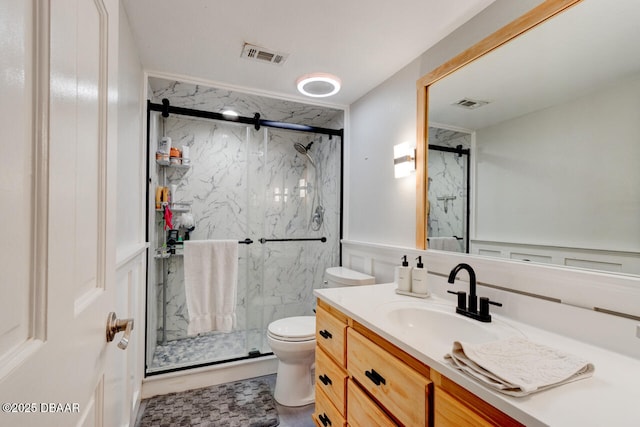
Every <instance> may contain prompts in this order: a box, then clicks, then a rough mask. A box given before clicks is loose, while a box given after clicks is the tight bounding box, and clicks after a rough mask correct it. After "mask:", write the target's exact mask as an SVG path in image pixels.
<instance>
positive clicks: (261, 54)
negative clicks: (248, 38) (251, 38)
mask: <svg viewBox="0 0 640 427" xmlns="http://www.w3.org/2000/svg"><path fill="white" fill-rule="evenodd" d="M288 56H289V54H288V53H282V52H276V51H273V50H269V49H265V48H263V47H260V46H256V45H252V44H249V43H245V44H244V46H243V47H242V53H241V54H240V57H241V58H245V59H251V60H254V61H258V62H268V63H270V64H275V65H282V64H283V63H284V61H286V59H287V57H288Z"/></svg>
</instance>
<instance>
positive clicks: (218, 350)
mask: <svg viewBox="0 0 640 427" xmlns="http://www.w3.org/2000/svg"><path fill="white" fill-rule="evenodd" d="M261 334H262V332H261V331H259V330H252V331H235V332H230V333H220V332H212V333H208V334H202V335H198V336H195V337H188V338H182V339H179V340H175V341H168V342H167V343H166V344H158V345H157V347H156V349H155V352H154V354H153V360H152V362H151V365H150V366H148V367H147V372H149V373H151V372H162V371H166V370H169V369H176V368H184V367H188V366H193V365H200V364H204V363H211V362H219V361H224V360H230V359H235V358H239V357H246V356H247V355H248V352H249V350H253V349H255V347H254V348H248V346H247V340H249V342H251V343H262V342H264V341H266V338H265V339H262V337H261ZM258 349H259V347H258ZM262 350H263V351H265V352H269V351H270V350H269V349H268V348H266V349H262Z"/></svg>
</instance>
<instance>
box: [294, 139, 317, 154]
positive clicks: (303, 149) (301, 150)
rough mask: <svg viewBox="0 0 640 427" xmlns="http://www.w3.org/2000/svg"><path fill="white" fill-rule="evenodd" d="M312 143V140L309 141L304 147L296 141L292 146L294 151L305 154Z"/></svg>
mask: <svg viewBox="0 0 640 427" xmlns="http://www.w3.org/2000/svg"><path fill="white" fill-rule="evenodd" d="M312 145H313V141H311V142H310V143H309V145H307V146H306V147H305V146H304V145H303V144H301V143H299V142H296V143H295V144H293V148H295V149H296V151H297V152H298V153H300V154H307V153H308V151H309V149H310V148H311V146H312ZM307 155H308V154H307Z"/></svg>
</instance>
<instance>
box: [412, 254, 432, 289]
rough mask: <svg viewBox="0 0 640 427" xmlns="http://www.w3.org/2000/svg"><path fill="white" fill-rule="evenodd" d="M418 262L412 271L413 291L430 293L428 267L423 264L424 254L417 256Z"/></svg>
mask: <svg viewBox="0 0 640 427" xmlns="http://www.w3.org/2000/svg"><path fill="white" fill-rule="evenodd" d="M416 259H417V260H418V264H417V265H416V267H415V268H414V269H413V271H412V272H411V292H412V293H414V294H420V295H426V294H428V293H429V289H428V288H427V269H426V268H424V264H422V256H419V257H418V258H416Z"/></svg>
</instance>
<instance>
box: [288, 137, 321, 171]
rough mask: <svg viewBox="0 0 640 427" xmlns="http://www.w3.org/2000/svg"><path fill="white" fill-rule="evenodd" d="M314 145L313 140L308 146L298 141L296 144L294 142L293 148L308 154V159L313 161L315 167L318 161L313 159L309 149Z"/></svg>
mask: <svg viewBox="0 0 640 427" xmlns="http://www.w3.org/2000/svg"><path fill="white" fill-rule="evenodd" d="M312 145H313V141H311V142H310V143H309V145H307V146H306V147H305V146H304V145H303V144H301V143H299V142H296V143H295V144H293V148H295V149H296V151H297V152H298V153H300V154H304V155H305V156H307V159H309V162H311V164H312V165H313V167H314V168H315V167H316V163H315V162H314V161H313V159H312V158H311V156H310V155H309V149H310V148H311V146H312Z"/></svg>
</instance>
